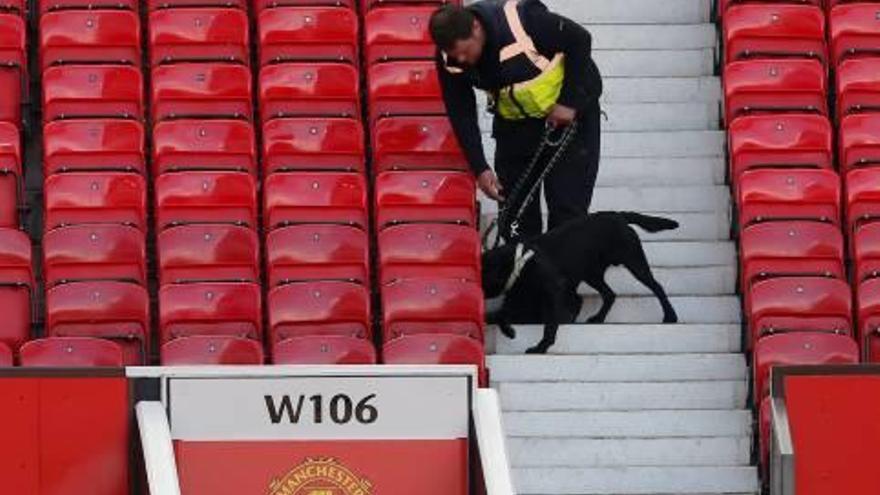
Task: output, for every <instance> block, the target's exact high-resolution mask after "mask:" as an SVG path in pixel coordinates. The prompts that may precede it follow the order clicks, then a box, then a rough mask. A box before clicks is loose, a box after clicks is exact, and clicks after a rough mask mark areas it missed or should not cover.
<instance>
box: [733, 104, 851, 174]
mask: <svg viewBox="0 0 880 495" xmlns="http://www.w3.org/2000/svg"><path fill="white" fill-rule="evenodd" d="M833 136H834V133H833V132H832V129H831V123H830V122H829V120H828V118H827V117H825V116H822V115H810V114H775V115H748V116H743V117H740V118H738V119H736V120H734V121H733V122H732V123H731V124H730V127H729V129H728V143H729V151H730V157H731V160H730V164H731V171H730V172H731V178H732V179H733V181H734V184H735V183H736V180H737V179H738V178H739V176H740V174H741V173H743V172H744V171H746V170H750V169H753V168H828V169H830V168H833V166H834V152H833V144H832V140H833Z"/></svg>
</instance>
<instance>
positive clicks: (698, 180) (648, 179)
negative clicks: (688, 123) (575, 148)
mask: <svg viewBox="0 0 880 495" xmlns="http://www.w3.org/2000/svg"><path fill="white" fill-rule="evenodd" d="M725 172H726V167H725V164H724V159H723V158H721V157H713V158H653V159H651V158H603V159H602V161H601V162H600V164H599V179H598V181H597V185H598V187H640V186H641V187H644V186H708V185H718V186H721V185H724V183H725Z"/></svg>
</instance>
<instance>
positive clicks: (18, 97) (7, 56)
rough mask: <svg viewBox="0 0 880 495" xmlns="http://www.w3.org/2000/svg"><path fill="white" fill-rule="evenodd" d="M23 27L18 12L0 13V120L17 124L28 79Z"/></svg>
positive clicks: (19, 122)
mask: <svg viewBox="0 0 880 495" xmlns="http://www.w3.org/2000/svg"><path fill="white" fill-rule="evenodd" d="M26 33H27V29H26V27H25V23H24V20H23V19H22V18H21V17H19V16H18V15H13V14H3V13H0V88H3V99H0V122H10V123H12V124H15V126H16V127H19V126H21V122H22V116H21V104H22V99H23V97H24V91H25V88H26V87H27V81H28V80H29V78H27V77H25V76H26V74H27V51H26V50H25V43H26V41H25V40H26V37H27V34H26Z"/></svg>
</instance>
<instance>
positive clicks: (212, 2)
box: [147, 0, 249, 11]
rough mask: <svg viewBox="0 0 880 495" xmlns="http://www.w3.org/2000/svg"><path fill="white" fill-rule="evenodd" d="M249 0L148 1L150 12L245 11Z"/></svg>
mask: <svg viewBox="0 0 880 495" xmlns="http://www.w3.org/2000/svg"><path fill="white" fill-rule="evenodd" d="M248 3H249V2H248V1H247V0H147V8H148V9H149V10H150V11H154V10H160V9H175V8H185V7H227V8H236V9H241V10H243V11H247V9H248Z"/></svg>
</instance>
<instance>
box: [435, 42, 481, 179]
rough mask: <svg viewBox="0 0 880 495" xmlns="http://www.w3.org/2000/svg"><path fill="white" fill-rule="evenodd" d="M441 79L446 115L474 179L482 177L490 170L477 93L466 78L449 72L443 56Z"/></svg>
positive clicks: (437, 59) (439, 62)
mask: <svg viewBox="0 0 880 495" xmlns="http://www.w3.org/2000/svg"><path fill="white" fill-rule="evenodd" d="M436 63H437V76H438V78H439V79H440V87H441V89H442V90H443V101H444V102H445V103H446V112H447V113H448V114H449V120H450V121H451V122H452V129H453V130H454V131H455V137H456V138H458V144H459V145H460V146H461V149H462V150H463V151H464V155H465V157H466V158H467V160H468V163H469V164H470V166H471V170H472V171H473V172H474V175H480V174H482V173H483V172H485V171H486V170H487V169H488V168H489V163H488V162H487V161H486V153H485V151H483V139H482V135H481V134H480V124H479V121H478V119H477V99H476V96H474V89H473V87H472V86H471V83H470V81H469V80H468V77H467V76H466V75H465V74H452V73H451V72H449V70H447V68H446V64H445V63H444V62H443V60H442V57H441V56H440V54H439V52H438V53H437V57H436Z"/></svg>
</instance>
